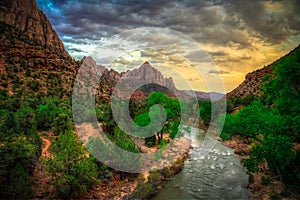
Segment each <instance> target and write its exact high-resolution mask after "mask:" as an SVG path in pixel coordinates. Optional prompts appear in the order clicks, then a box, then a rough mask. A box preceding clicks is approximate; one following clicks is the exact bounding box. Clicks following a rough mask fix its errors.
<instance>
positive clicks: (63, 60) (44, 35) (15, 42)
mask: <svg viewBox="0 0 300 200" xmlns="http://www.w3.org/2000/svg"><path fill="white" fill-rule="evenodd" d="M0 44H1V45H0V77H1V78H0V90H5V91H7V92H8V93H9V94H20V95H28V94H32V93H33V94H40V95H51V96H52V95H53V96H61V97H63V96H66V95H70V94H71V90H72V84H73V81H74V78H75V75H76V72H77V66H79V63H77V62H75V61H74V60H73V59H72V58H71V57H70V56H69V54H68V53H67V51H66V50H65V49H64V46H63V43H62V42H61V40H60V39H59V37H58V36H57V34H56V33H55V31H54V30H53V29H52V26H51V24H50V22H49V20H48V19H47V17H46V16H45V15H44V14H43V13H42V12H41V11H40V10H39V9H38V7H37V4H36V2H35V1H34V0H1V1H0Z"/></svg>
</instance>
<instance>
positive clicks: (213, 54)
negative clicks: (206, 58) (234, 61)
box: [208, 51, 228, 57]
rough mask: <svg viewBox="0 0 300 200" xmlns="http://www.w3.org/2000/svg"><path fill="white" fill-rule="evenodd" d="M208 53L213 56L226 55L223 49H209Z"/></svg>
mask: <svg viewBox="0 0 300 200" xmlns="http://www.w3.org/2000/svg"><path fill="white" fill-rule="evenodd" d="M208 53H209V54H210V55H211V56H213V57H224V56H227V55H228V53H226V52H225V51H210V52H208Z"/></svg>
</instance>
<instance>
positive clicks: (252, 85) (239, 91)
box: [226, 65, 272, 98]
mask: <svg viewBox="0 0 300 200" xmlns="http://www.w3.org/2000/svg"><path fill="white" fill-rule="evenodd" d="M271 72H272V68H271V65H268V66H266V67H264V68H262V69H258V70H256V71H254V72H251V73H248V74H247V75H246V77H245V80H244V81H243V82H242V83H241V84H240V85H239V86H238V87H237V88H235V89H234V90H232V91H231V92H229V93H228V94H227V95H226V96H227V98H245V97H247V96H248V95H254V96H260V95H262V91H261V90H259V87H260V86H261V85H262V79H263V78H264V77H265V76H266V75H267V74H270V73H271Z"/></svg>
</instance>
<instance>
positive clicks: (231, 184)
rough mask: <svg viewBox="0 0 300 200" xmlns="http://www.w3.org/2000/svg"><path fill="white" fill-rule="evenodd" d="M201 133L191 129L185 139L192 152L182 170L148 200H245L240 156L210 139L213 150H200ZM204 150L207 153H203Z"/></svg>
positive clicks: (208, 139)
mask: <svg viewBox="0 0 300 200" xmlns="http://www.w3.org/2000/svg"><path fill="white" fill-rule="evenodd" d="M204 136H205V132H204V131H202V130H200V131H199V130H197V131H196V129H193V128H192V131H191V134H189V135H187V136H186V137H188V138H190V139H192V145H193V149H191V151H190V158H189V159H188V160H186V162H185V166H184V168H183V170H182V171H181V172H180V173H179V174H177V175H176V176H175V177H173V178H172V179H171V180H170V181H169V182H168V183H166V184H165V185H164V187H163V188H162V189H160V190H159V192H158V194H157V195H155V196H154V197H152V198H151V199H152V200H166V199H184V200H186V199H230V200H231V199H249V198H250V195H251V193H250V191H249V190H248V189H247V188H246V186H247V183H248V175H247V174H246V170H245V169H244V168H243V166H242V165H241V163H240V157H239V156H238V155H236V154H234V153H233V150H232V149H231V148H228V147H225V146H224V145H222V144H221V143H220V142H218V141H215V140H214V139H213V138H207V137H206V139H207V140H206V141H205V142H212V143H213V144H214V147H212V149H211V148H209V149H203V147H202V146H201V145H200V144H201V142H203V139H204ZM206 150H207V152H208V153H204V152H205V151H206Z"/></svg>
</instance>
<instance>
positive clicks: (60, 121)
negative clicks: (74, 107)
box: [52, 113, 73, 135]
mask: <svg viewBox="0 0 300 200" xmlns="http://www.w3.org/2000/svg"><path fill="white" fill-rule="evenodd" d="M52 129H53V131H54V133H55V134H56V135H58V134H60V133H64V132H66V131H69V130H73V123H72V120H71V118H70V116H69V115H67V114H65V113H60V114H58V116H57V117H56V118H55V119H54V121H53V123H52Z"/></svg>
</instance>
